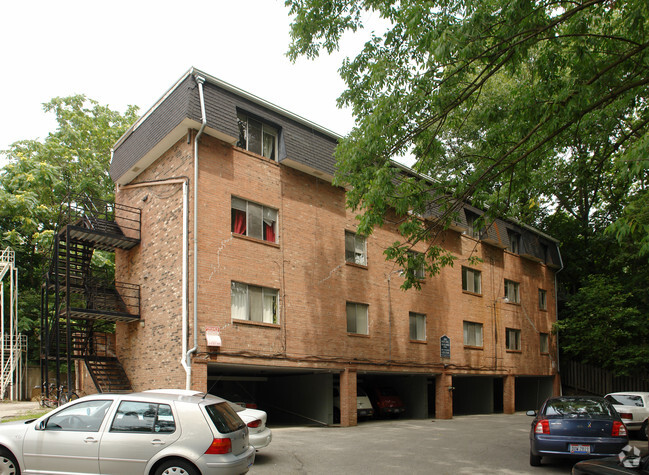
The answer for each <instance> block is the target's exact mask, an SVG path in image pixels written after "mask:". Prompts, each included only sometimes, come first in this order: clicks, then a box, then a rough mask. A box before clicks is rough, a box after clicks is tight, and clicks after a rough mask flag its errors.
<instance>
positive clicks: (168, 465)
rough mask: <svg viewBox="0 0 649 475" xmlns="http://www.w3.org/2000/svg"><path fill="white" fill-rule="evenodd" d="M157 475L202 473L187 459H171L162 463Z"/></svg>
mask: <svg viewBox="0 0 649 475" xmlns="http://www.w3.org/2000/svg"><path fill="white" fill-rule="evenodd" d="M155 475H200V473H199V472H198V470H196V468H194V466H193V465H192V464H190V463H189V462H187V461H186V460H181V459H171V460H167V461H165V462H163V463H162V465H160V466H159V467H158V469H157V470H156V471H155Z"/></svg>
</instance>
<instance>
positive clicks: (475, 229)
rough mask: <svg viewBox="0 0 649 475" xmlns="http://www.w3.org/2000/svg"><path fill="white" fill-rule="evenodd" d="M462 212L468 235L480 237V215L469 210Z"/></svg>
mask: <svg viewBox="0 0 649 475" xmlns="http://www.w3.org/2000/svg"><path fill="white" fill-rule="evenodd" d="M464 214H465V216H466V224H467V226H468V227H469V231H468V233H469V236H471V237H474V238H476V239H480V235H481V234H482V227H481V226H480V216H479V215H477V214H476V213H473V212H471V211H469V210H464Z"/></svg>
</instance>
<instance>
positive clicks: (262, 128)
mask: <svg viewBox="0 0 649 475" xmlns="http://www.w3.org/2000/svg"><path fill="white" fill-rule="evenodd" d="M237 119H238V121H239V141H238V142H237V147H241V148H244V149H246V150H248V151H249V152H253V153H256V154H258V155H263V156H264V157H266V158H269V159H271V160H275V161H277V129H276V128H275V127H272V126H270V125H268V124H265V123H263V122H261V121H259V120H256V119H253V118H252V117H248V116H247V115H246V114H243V113H241V112H237Z"/></svg>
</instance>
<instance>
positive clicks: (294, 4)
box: [286, 0, 649, 257]
mask: <svg viewBox="0 0 649 475" xmlns="http://www.w3.org/2000/svg"><path fill="white" fill-rule="evenodd" d="M286 4H287V5H288V6H290V9H291V10H290V11H291V13H292V14H293V15H295V17H294V21H293V23H292V29H291V36H292V43H291V46H290V49H289V56H290V57H291V58H292V59H295V58H297V57H298V56H299V55H306V56H307V57H311V58H314V57H316V56H318V54H319V52H320V51H321V50H325V51H328V52H331V51H333V50H335V49H336V48H338V46H339V43H340V39H341V37H342V35H343V34H344V33H345V32H347V31H356V30H357V29H359V28H361V27H362V26H363V21H364V14H366V13H368V12H371V13H372V14H374V15H378V16H380V17H381V18H383V19H384V20H386V22H387V23H389V27H387V28H386V31H385V33H383V34H382V35H375V34H373V35H372V37H371V39H370V40H369V41H368V42H367V43H366V44H365V47H364V49H363V50H362V51H361V52H360V53H359V54H358V55H357V56H356V57H355V58H353V59H347V60H346V61H345V62H344V63H343V65H342V67H341V69H340V72H341V76H342V78H343V79H344V80H345V82H346V85H347V89H346V91H345V92H344V93H343V94H342V96H341V97H340V98H339V103H340V104H341V105H346V106H350V107H351V109H352V111H353V113H354V115H355V117H356V120H357V122H356V124H357V125H356V127H355V128H354V130H353V131H352V132H351V133H350V135H349V136H348V137H346V138H345V139H344V140H343V141H342V142H341V144H340V146H339V147H338V149H337V152H336V158H337V163H338V170H337V175H336V181H337V183H339V184H343V183H344V184H347V185H350V192H349V193H348V195H347V199H348V206H349V207H351V208H352V209H355V210H358V212H359V219H360V222H359V230H360V231H361V232H363V233H366V234H369V233H371V232H372V230H373V228H374V227H375V226H377V225H381V224H382V223H383V217H384V216H385V215H386V211H387V210H388V209H389V208H392V209H394V210H396V212H397V213H398V214H400V215H401V216H402V217H403V218H402V219H403V224H402V227H401V232H402V234H403V235H404V238H405V239H406V241H407V243H406V245H404V244H403V243H395V246H393V247H392V248H391V249H389V250H388V255H390V256H393V257H394V256H403V254H404V253H405V252H406V251H407V249H408V245H407V244H408V243H410V244H411V243H414V242H416V241H419V240H427V241H429V242H430V241H432V238H433V237H434V230H431V229H430V228H429V227H426V224H425V223H423V222H421V221H418V220H417V218H416V217H417V215H421V214H422V213H424V212H425V210H426V209H427V207H428V206H430V204H431V201H433V202H436V205H437V206H439V207H440V209H441V210H442V211H443V213H444V216H446V217H450V216H452V214H453V213H454V212H455V211H456V210H457V204H458V202H459V201H462V200H469V199H470V200H473V202H474V203H475V204H477V205H479V206H484V207H486V208H488V210H489V213H490V216H491V217H493V216H495V215H503V214H505V215H509V216H511V217H516V218H518V219H521V220H523V221H525V222H530V221H533V219H534V218H533V217H534V216H537V215H538V208H539V206H542V205H544V204H546V205H551V206H553V207H556V206H563V207H565V209H566V210H570V211H569V212H571V213H574V214H577V215H579V216H580V217H581V220H582V225H583V226H585V229H586V228H588V223H587V222H584V220H586V219H591V218H592V216H593V213H594V212H595V211H596V212H597V213H607V212H610V211H617V212H618V215H617V216H615V219H620V220H621V221H620V223H622V225H623V226H624V223H625V222H627V221H628V217H627V216H625V215H624V214H620V213H619V211H620V209H619V206H617V203H613V202H608V201H607V200H608V199H609V198H612V199H618V203H619V198H620V197H621V196H625V195H626V193H627V191H628V190H629V189H631V188H633V187H637V186H643V184H644V183H646V178H647V170H648V168H649V167H648V166H649V160H648V159H647V156H646V154H645V153H644V151H645V150H646V149H647V145H648V142H649V135H648V130H649V110H648V108H647V107H648V103H647V99H648V98H649V88H648V86H649V49H648V47H649V38H648V37H647V33H648V32H649V15H648V13H649V5H648V4H647V3H646V2H645V1H643V0H627V1H622V2H613V1H610V0H582V1H579V2H564V1H557V2H539V1H531V0H517V1H513V2H512V1H509V0H493V1H488V2H484V1H479V0H469V1H455V0H436V1H418V2H397V1H393V0H382V1H381V0H379V1H376V0H372V1H370V0H351V1H347V0H345V1H343V0H287V1H286ZM409 152H412V153H413V154H414V157H415V164H414V165H413V168H414V170H415V171H417V172H419V173H420V174H422V175H426V176H430V177H432V178H433V180H430V181H426V182H422V181H421V180H419V179H417V178H416V177H409V176H404V175H403V174H402V173H401V172H400V171H399V170H398V169H396V168H395V167H393V166H392V163H391V161H390V159H391V158H393V157H398V156H401V155H404V154H406V153H409ZM621 171H625V173H621ZM616 175H617V176H622V175H623V176H624V177H625V179H624V180H620V179H617V178H616ZM449 198H451V199H449ZM616 206H617V210H616V209H614V208H616ZM609 207H612V208H611V209H607V208H609ZM530 210H533V211H534V213H530ZM408 211H414V213H411V214H408ZM636 230H637V228H636ZM432 231H433V232H432ZM638 238H639V239H642V240H644V241H645V242H647V243H649V233H645V234H643V235H641V236H638ZM437 254H439V253H437ZM432 256H433V257H435V253H432Z"/></svg>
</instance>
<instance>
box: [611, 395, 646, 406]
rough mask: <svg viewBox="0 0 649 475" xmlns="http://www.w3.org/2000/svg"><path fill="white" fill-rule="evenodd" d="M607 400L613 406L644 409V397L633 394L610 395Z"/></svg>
mask: <svg viewBox="0 0 649 475" xmlns="http://www.w3.org/2000/svg"><path fill="white" fill-rule="evenodd" d="M606 400H607V401H608V402H610V403H611V404H617V405H619V406H636V407H644V403H643V401H642V397H640V396H633V395H631V394H609V395H608V396H606Z"/></svg>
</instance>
